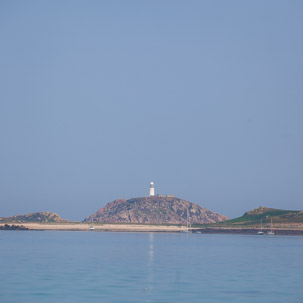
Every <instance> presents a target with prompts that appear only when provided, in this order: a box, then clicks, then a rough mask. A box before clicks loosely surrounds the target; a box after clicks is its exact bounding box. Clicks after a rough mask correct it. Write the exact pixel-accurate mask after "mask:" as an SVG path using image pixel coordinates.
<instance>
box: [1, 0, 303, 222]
mask: <svg viewBox="0 0 303 303" xmlns="http://www.w3.org/2000/svg"><path fill="white" fill-rule="evenodd" d="M302 31H303V2H302V1H286V0H285V1H279V0H268V1H261V0H257V1H245V0H239V1H233V0H231V1H225V0H222V1H219V0H215V1H213V0H211V1H200V0H199V1H194V0H188V1H184V0H182V1H180V0H171V1H169V0H164V1H151V0H150V1H146V0H145V1H144V0H137V1H133V0H128V1H124V0H121V1H118V0H115V1H93V0H90V1H87V0H82V1H79V0H70V1H67V0H49V1H45V0H44V1H43V0H37V1H33V0H28V1H21V0H19V1H18V0H15V1H10V0H0V216H11V215H16V214H24V213H29V212H37V211H53V212H56V213H58V214H59V215H61V216H62V217H63V218H66V219H69V220H83V219H84V218H85V217H87V216H89V215H90V214H92V213H93V212H95V211H97V210H98V209H99V208H101V207H103V206H104V205H105V204H106V203H108V202H110V201H113V200H115V199H118V198H124V199H129V198H133V197H142V196H147V195H148V193H149V182H150V181H154V183H155V191H156V194H157V193H161V194H174V195H175V196H177V197H180V198H183V199H185V200H188V201H191V202H194V203H197V204H199V205H201V206H203V207H206V208H208V209H210V210H213V211H216V212H219V213H221V214H224V215H227V216H229V217H230V218H234V217H238V216H241V215H242V214H243V213H244V212H245V211H247V210H250V209H253V208H256V207H259V206H260V205H262V206H268V207H274V208H281V209H295V210H297V209H299V210H302V209H303V184H302V183H303V173H302V172H303V160H302V155H303V135H302V133H303V132H302V131H303V119H302V117H303V115H302V114H303V35H302Z"/></svg>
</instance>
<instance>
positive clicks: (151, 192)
mask: <svg viewBox="0 0 303 303" xmlns="http://www.w3.org/2000/svg"><path fill="white" fill-rule="evenodd" d="M154 195H155V187H154V182H153V181H152V182H150V183H149V196H150V197H152V196H154Z"/></svg>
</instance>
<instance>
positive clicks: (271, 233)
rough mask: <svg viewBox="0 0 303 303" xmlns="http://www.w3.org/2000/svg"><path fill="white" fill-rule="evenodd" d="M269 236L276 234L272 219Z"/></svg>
mask: <svg viewBox="0 0 303 303" xmlns="http://www.w3.org/2000/svg"><path fill="white" fill-rule="evenodd" d="M267 234H268V235H274V234H275V232H274V228H273V225H272V218H270V231H268V232H267Z"/></svg>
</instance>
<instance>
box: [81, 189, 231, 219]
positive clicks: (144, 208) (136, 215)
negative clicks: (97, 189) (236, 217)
mask: <svg viewBox="0 0 303 303" xmlns="http://www.w3.org/2000/svg"><path fill="white" fill-rule="evenodd" d="M187 210H188V217H189V219H190V223H191V224H203V223H215V222H219V221H224V220H228V217H226V216H223V215H220V214H217V213H215V212H212V211H210V210H208V209H206V208H203V207H201V206H199V205H197V204H194V203H191V202H188V201H185V200H182V199H179V198H176V197H174V196H162V195H161V196H159V195H158V196H153V197H142V198H133V199H129V200H124V199H119V200H115V201H113V202H110V203H108V204H107V205H106V206H105V207H104V208H100V209H99V210H98V211H97V212H96V213H94V214H93V215H91V216H90V217H88V218H86V219H85V220H84V221H85V222H104V223H145V224H186V218H187Z"/></svg>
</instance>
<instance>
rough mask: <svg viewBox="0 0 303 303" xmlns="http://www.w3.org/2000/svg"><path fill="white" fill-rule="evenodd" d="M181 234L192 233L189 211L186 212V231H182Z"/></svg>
mask: <svg viewBox="0 0 303 303" xmlns="http://www.w3.org/2000/svg"><path fill="white" fill-rule="evenodd" d="M181 233H191V225H190V222H189V217H188V209H187V210H186V229H182V230H181Z"/></svg>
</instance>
